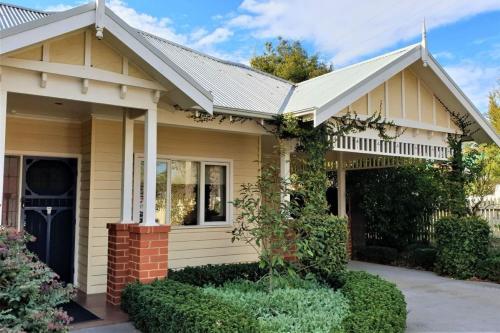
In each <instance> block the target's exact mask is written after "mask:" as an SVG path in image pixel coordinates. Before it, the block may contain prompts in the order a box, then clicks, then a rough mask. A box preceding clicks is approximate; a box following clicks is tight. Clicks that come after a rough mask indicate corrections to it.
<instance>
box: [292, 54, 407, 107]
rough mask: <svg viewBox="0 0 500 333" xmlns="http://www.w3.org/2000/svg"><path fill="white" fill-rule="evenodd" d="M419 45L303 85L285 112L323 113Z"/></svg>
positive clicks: (298, 88)
mask: <svg viewBox="0 0 500 333" xmlns="http://www.w3.org/2000/svg"><path fill="white" fill-rule="evenodd" d="M415 47H417V45H412V46H408V47H405V48H402V49H400V50H397V51H394V52H391V53H387V54H384V55H382V56H379V57H376V58H373V59H369V60H366V61H363V62H360V63H357V64H354V65H351V66H348V67H344V68H341V69H339V70H335V71H333V72H331V73H328V74H325V75H321V76H318V77H316V78H314V79H311V80H307V81H304V82H301V83H299V84H298V85H297V87H296V88H295V90H294V92H293V94H292V96H291V98H290V101H289V102H288V104H287V106H286V108H285V112H300V111H304V110H308V109H311V108H317V109H319V108H320V107H322V106H323V105H325V104H327V103H328V102H329V101H331V100H332V99H334V98H336V97H337V96H339V95H341V94H342V93H344V92H346V91H348V90H349V89H351V88H353V87H354V86H355V85H356V84H358V83H359V82H362V81H363V80H365V79H367V78H369V77H370V76H371V75H373V74H374V73H376V72H377V71H379V70H380V69H382V68H384V67H385V66H387V65H389V64H390V63H392V62H394V61H396V60H397V59H399V58H401V57H402V56H403V55H405V54H406V53H408V52H410V51H412V50H414V49H415Z"/></svg>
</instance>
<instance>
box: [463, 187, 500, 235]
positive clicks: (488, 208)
mask: <svg viewBox="0 0 500 333" xmlns="http://www.w3.org/2000/svg"><path fill="white" fill-rule="evenodd" d="M473 200H474V199H470V203H471V204H473V203H474V201H473ZM477 215H479V216H482V217H483V218H484V219H485V220H486V221H488V223H489V224H490V226H491V230H492V231H493V235H494V236H495V237H499V238H500V198H498V197H496V198H488V199H485V200H484V202H482V203H481V205H480V207H479V211H478V213H477Z"/></svg>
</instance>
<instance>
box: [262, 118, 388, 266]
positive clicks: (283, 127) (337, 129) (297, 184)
mask: <svg viewBox="0 0 500 333" xmlns="http://www.w3.org/2000/svg"><path fill="white" fill-rule="evenodd" d="M270 125H272V126H271V127H269V128H268V131H270V132H271V133H273V134H274V135H275V136H276V138H277V139H278V140H279V141H283V140H288V141H289V140H296V151H297V152H299V153H300V154H299V156H300V157H298V158H299V161H298V162H299V164H301V167H300V168H299V169H298V171H297V174H296V175H295V178H294V179H293V181H292V182H291V185H292V186H293V187H294V191H295V193H294V200H296V201H298V202H299V203H300V206H301V209H300V210H298V213H297V216H295V223H294V226H295V227H296V228H297V230H295V232H296V234H297V244H296V245H297V253H298V256H297V257H298V258H299V259H300V262H299V265H300V266H302V267H301V269H305V270H306V271H313V272H314V271H317V270H318V269H321V270H322V271H324V272H325V271H326V272H327V273H335V272H339V271H341V270H342V269H343V268H344V266H345V263H346V261H347V220H346V219H345V218H339V217H336V216H332V215H331V214H330V209H329V206H328V202H327V198H326V191H327V189H328V187H329V186H330V183H329V180H328V176H327V172H326V155H327V152H328V151H329V150H331V149H332V148H333V145H334V142H335V140H337V139H338V138H339V137H342V136H346V135H349V134H352V133H356V132H362V131H366V130H368V129H372V130H375V131H376V132H377V133H378V135H379V136H380V137H381V138H383V139H384V140H390V139H392V138H394V136H392V135H390V134H389V129H390V128H391V127H394V124H393V123H391V122H388V121H386V120H385V119H384V118H383V117H382V116H381V113H380V112H376V113H374V114H373V115H371V116H369V117H367V119H365V120H362V119H360V118H359V117H358V116H357V114H356V113H350V112H348V113H346V114H345V115H343V116H341V117H337V118H332V119H331V120H330V121H328V122H325V123H323V124H321V125H319V126H316V127H315V126H314V124H313V122H312V121H307V120H303V119H300V118H297V117H294V116H290V115H285V116H279V117H277V118H276V119H275V121H274V122H272V123H271V124H270Z"/></svg>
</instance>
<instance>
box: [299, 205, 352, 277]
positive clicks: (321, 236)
mask: <svg viewBox="0 0 500 333" xmlns="http://www.w3.org/2000/svg"><path fill="white" fill-rule="evenodd" d="M302 231H303V233H304V235H303V237H301V240H300V241H299V242H298V252H299V256H298V257H299V258H300V261H301V263H302V264H303V265H304V266H305V267H308V268H310V269H311V270H312V271H316V270H317V269H321V270H323V271H326V272H327V273H329V274H331V273H340V272H342V271H343V270H344V269H345V265H346V263H347V220H346V219H345V218H339V217H337V216H334V215H327V214H318V216H317V217H316V218H315V219H313V220H311V221H309V222H308V223H303V228H302Z"/></svg>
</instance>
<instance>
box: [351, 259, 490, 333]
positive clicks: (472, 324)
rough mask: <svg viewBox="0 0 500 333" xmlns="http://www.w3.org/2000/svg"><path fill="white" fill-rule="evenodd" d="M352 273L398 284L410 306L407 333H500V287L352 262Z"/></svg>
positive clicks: (421, 272)
mask: <svg viewBox="0 0 500 333" xmlns="http://www.w3.org/2000/svg"><path fill="white" fill-rule="evenodd" d="M349 268H350V269H352V270H362V271H367V272H369V273H373V274H376V275H379V276H380V277H382V278H384V279H386V280H388V281H391V282H394V283H396V285H397V286H398V288H400V289H401V290H402V291H403V293H404V295H405V298H406V302H407V303H408V320H407V332H500V285H499V284H495V283H488V282H474V281H457V280H452V279H449V278H444V277H440V276H438V275H436V274H434V273H431V272H425V271H418V270H413V269H407V268H400V267H392V266H384V265H377V264H370V263H364V262H359V261H352V262H350V263H349Z"/></svg>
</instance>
